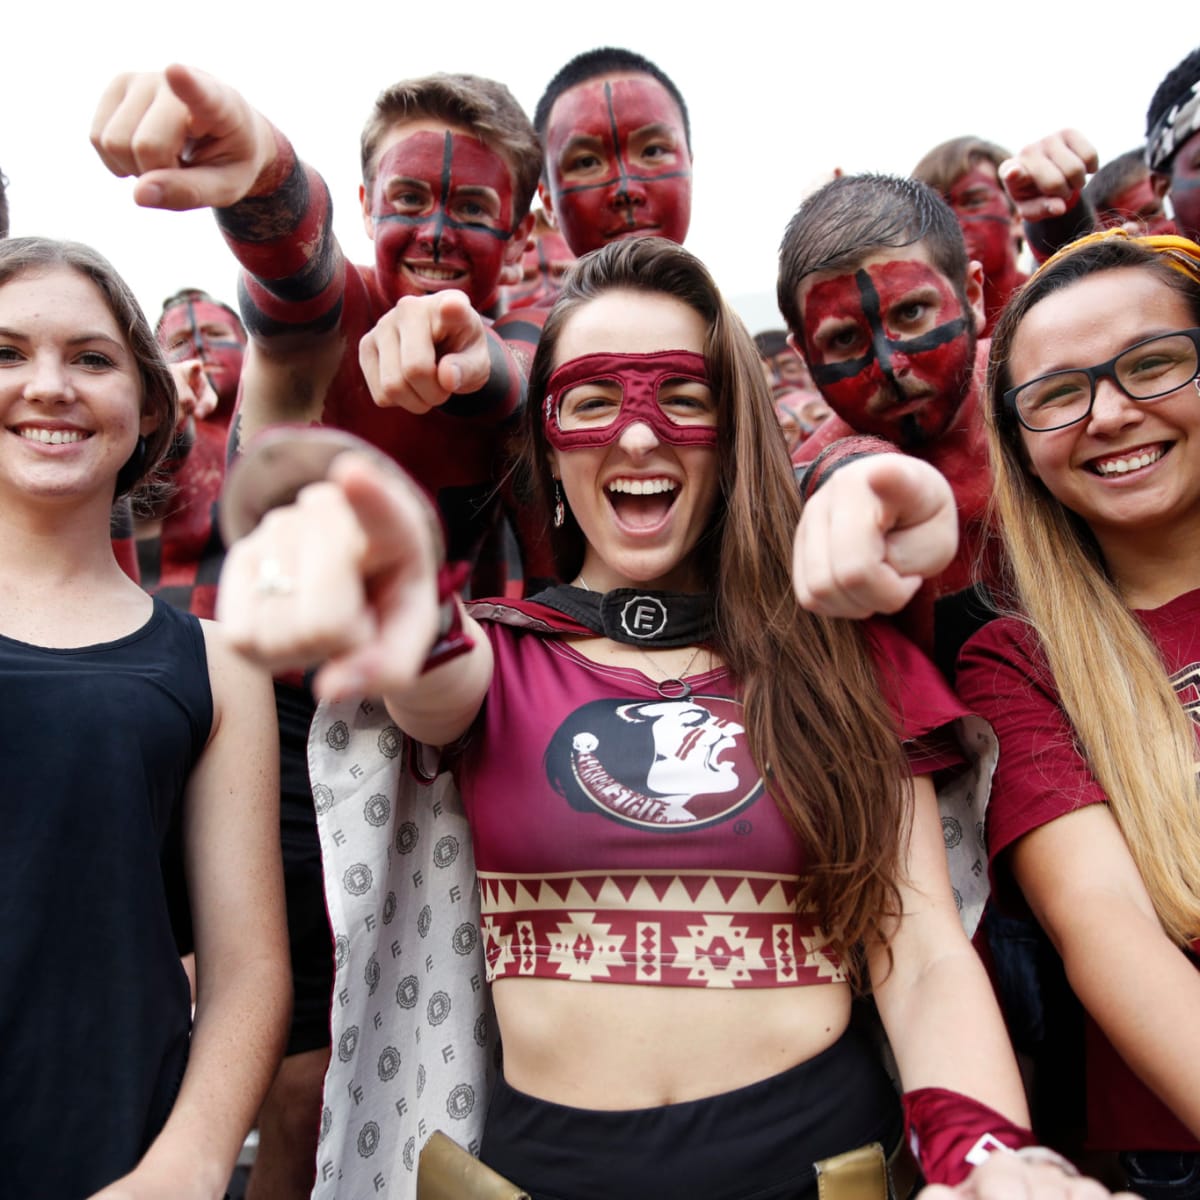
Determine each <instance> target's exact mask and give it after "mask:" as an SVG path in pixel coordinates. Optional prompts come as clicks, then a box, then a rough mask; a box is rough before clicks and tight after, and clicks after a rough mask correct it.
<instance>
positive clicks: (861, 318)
mask: <svg viewBox="0 0 1200 1200" xmlns="http://www.w3.org/2000/svg"><path fill="white" fill-rule="evenodd" d="M898 253H899V254H900V255H903V257H896V258H889V259H888V260H886V261H883V262H876V263H874V264H872V265H869V266H867V267H864V268H860V269H858V270H857V271H851V272H848V273H846V274H844V275H838V276H835V277H834V278H832V279H824V280H820V281H818V282H807V281H806V282H805V283H804V284H801V295H800V300H801V311H802V312H803V314H804V345H805V358H806V360H807V362H808V365H809V370H810V371H811V372H812V376H813V379H814V381H815V382H816V384H817V386H818V388H820V391H821V394H822V395H823V396H824V397H825V399H826V401H827V402H828V404H829V406H830V407H831V408H832V409H833V410H834V412H836V413H837V414H838V416H840V417H841V418H842V420H844V421H845V422H846V423H847V424H848V425H851V426H853V427H854V428H855V429H856V430H857V431H858V432H860V433H872V434H876V435H878V436H880V437H884V438H887V439H889V440H890V441H893V442H895V443H897V444H898V445H900V446H903V447H905V448H908V449H911V448H913V447H916V446H920V445H923V444H925V443H927V442H929V441H931V440H932V439H934V438H936V437H938V436H939V435H941V434H942V433H944V432H945V431H946V429H947V428H948V427H949V425H950V422H951V421H952V420H953V419H954V415H955V413H957V412H958V409H959V408H960V406H961V405H962V402H963V399H964V397H965V395H966V392H967V389H968V387H969V384H970V379H971V370H972V367H973V365H974V356H975V325H974V321H973V318H972V314H971V313H970V311H969V310H968V308H967V306H966V304H965V302H964V299H963V298H962V297H960V296H959V295H958V294H956V292H955V291H954V289H953V288H952V287H951V286H950V282H949V280H947V279H946V277H945V276H944V275H942V274H941V272H939V271H937V270H936V269H935V268H934V267H932V266H930V265H929V264H928V263H927V262H926V261H925V259H924V257H923V254H922V253H921V252H919V251H917V252H912V251H909V252H907V253H906V252H903V251H901V252H898Z"/></svg>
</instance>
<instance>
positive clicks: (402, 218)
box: [371, 213, 512, 242]
mask: <svg viewBox="0 0 1200 1200" xmlns="http://www.w3.org/2000/svg"><path fill="white" fill-rule="evenodd" d="M371 220H372V221H373V222H374V223H375V224H376V225H382V224H384V223H385V222H391V223H393V224H396V225H414V226H419V225H427V224H428V223H429V218H428V217H411V216H408V215H407V214H405V213H384V214H383V215H382V216H378V217H372V218H371ZM439 220H440V221H441V227H442V228H443V229H465V230H466V231H467V232H468V233H486V234H487V236H488V237H494V238H497V239H498V240H499V241H501V242H507V241H508V239H509V238H510V237H512V233H511V232H510V231H509V230H506V229H489V228H488V227H487V226H486V225H476V224H475V223H474V222H473V221H456V220H455V219H454V218H453V217H448V216H446V215H445V214H444V213H443V214H439Z"/></svg>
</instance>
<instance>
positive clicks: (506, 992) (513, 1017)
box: [492, 978, 850, 1110]
mask: <svg viewBox="0 0 1200 1200" xmlns="http://www.w3.org/2000/svg"><path fill="white" fill-rule="evenodd" d="M492 995H493V998H494V1000H495V1004H496V1014H497V1017H498V1019H499V1022H500V1035H501V1041H502V1043H503V1046H504V1076H505V1079H506V1080H507V1082H508V1083H509V1084H511V1085H512V1086H513V1087H514V1088H516V1089H517V1090H518V1091H521V1092H525V1093H527V1094H529V1095H531V1096H536V1097H538V1098H539V1099H542V1100H548V1101H551V1102H552V1103H555V1104H564V1105H569V1106H571V1107H573V1108H591V1109H607V1110H620V1109H635V1108H652V1107H657V1106H659V1105H664V1104H678V1103H680V1102H682V1101H686V1100H698V1099H702V1098H703V1097H705V1096H715V1095H718V1094H719V1093H721V1092H728V1091H733V1090H734V1089H736V1088H741V1087H746V1086H748V1085H749V1084H752V1083H757V1082H758V1081H759V1080H762V1079H768V1078H770V1077H771V1076H772V1075H777V1074H779V1073H780V1072H782V1071H786V1070H788V1069H789V1068H791V1067H794V1066H796V1065H798V1064H799V1063H802V1062H805V1061H807V1060H808V1059H810V1058H813V1057H815V1056H816V1055H818V1054H820V1053H821V1051H823V1050H826V1049H828V1048H829V1047H830V1046H832V1045H833V1043H834V1042H836V1041H837V1040H838V1038H839V1037H841V1035H842V1034H843V1033H844V1032H845V1030H846V1027H847V1025H848V1024H849V1020H850V988H849V986H848V985H847V984H845V983H827V984H817V985H812V986H808V987H783V988H778V987H777V988H742V989H719V990H717V989H709V988H690V987H654V986H645V985H634V984H616V983H578V982H574V981H568V980H557V979H512V978H509V979H498V980H496V981H495V983H494V984H493V985H492Z"/></svg>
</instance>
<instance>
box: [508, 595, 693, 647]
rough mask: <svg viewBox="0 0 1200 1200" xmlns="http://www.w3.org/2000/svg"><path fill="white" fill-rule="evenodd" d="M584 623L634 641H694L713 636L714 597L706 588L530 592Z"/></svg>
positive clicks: (641, 643) (669, 644) (607, 634)
mask: <svg viewBox="0 0 1200 1200" xmlns="http://www.w3.org/2000/svg"><path fill="white" fill-rule="evenodd" d="M531 599H532V600H535V601H536V602H537V603H538V604H544V605H546V607H547V608H553V609H555V610H556V611H558V612H560V613H563V614H564V615H565V616H568V617H572V618H573V619H574V620H576V621H578V622H579V623H580V624H581V625H586V626H587V627H588V628H589V629H590V630H591V631H592V632H593V633H595V634H598V635H600V636H601V637H606V638H611V639H612V640H613V641H614V642H625V643H626V644H627V645H630V646H662V647H664V648H669V647H672V646H695V645H697V644H699V643H701V642H707V641H711V640H712V632H713V602H712V597H711V596H709V595H707V594H704V593H699V594H697V593H691V592H652V591H639V590H638V589H637V588H615V589H614V590H613V591H611V592H593V591H591V590H588V589H585V588H576V587H569V586H567V585H566V584H559V585H558V586H557V587H552V588H547V589H546V590H545V591H544V592H539V593H538V594H537V595H536V596H533V597H531Z"/></svg>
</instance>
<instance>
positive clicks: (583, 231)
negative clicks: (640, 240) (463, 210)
mask: <svg viewBox="0 0 1200 1200" xmlns="http://www.w3.org/2000/svg"><path fill="white" fill-rule="evenodd" d="M546 166H547V175H548V179H549V186H550V199H551V202H552V204H553V208H554V213H555V215H556V217H557V219H558V227H559V229H560V230H561V231H562V234H563V237H565V238H566V241H567V245H568V246H570V247H571V249H572V250H573V251H574V252H575V253H576V254H586V253H587V252H588V251H589V250H596V249H599V247H601V246H604V245H606V244H607V243H608V242H611V241H614V240H616V239H617V238H623V237H645V236H651V235H654V236H657V237H665V238H668V239H669V240H670V241H673V242H682V241H683V239H684V237H685V236H686V235H687V230H688V223H689V222H690V220H691V216H692V156H691V154H690V152H689V151H688V147H687V138H686V136H685V133H684V128H683V116H682V114H681V113H680V111H679V105H678V104H676V103H675V101H674V100H673V99H672V98H671V95H670V93H669V92H668V91H667V90H666V88H664V87H663V86H662V84H660V83H659V82H658V81H657V80H656V79H653V78H651V77H649V76H647V75H632V76H629V75H625V76H622V75H616V76H607V77H602V78H599V79H590V80H588V81H587V82H586V83H581V84H578V85H577V86H576V87H573V88H569V89H568V90H567V91H565V92H563V94H562V95H561V96H559V98H558V99H557V100H556V101H555V102H554V106H553V107H552V108H551V110H550V119H549V122H548V123H547V129H546Z"/></svg>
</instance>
